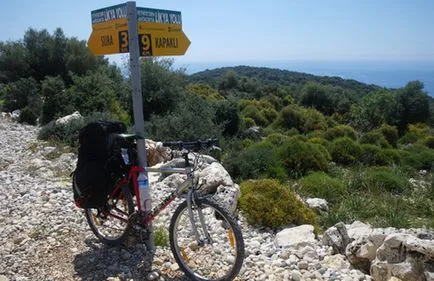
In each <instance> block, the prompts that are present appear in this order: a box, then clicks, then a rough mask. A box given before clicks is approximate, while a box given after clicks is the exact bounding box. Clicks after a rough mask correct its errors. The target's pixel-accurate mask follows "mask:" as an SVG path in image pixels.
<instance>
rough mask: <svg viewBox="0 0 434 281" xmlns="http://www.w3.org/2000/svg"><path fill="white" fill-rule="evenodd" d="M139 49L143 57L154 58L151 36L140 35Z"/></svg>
mask: <svg viewBox="0 0 434 281" xmlns="http://www.w3.org/2000/svg"><path fill="white" fill-rule="evenodd" d="M139 47H140V55H141V56H146V57H149V56H152V41H151V34H139Z"/></svg>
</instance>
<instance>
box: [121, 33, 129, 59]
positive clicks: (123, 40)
mask: <svg viewBox="0 0 434 281" xmlns="http://www.w3.org/2000/svg"><path fill="white" fill-rule="evenodd" d="M128 51H129V49H128V31H126V30H124V31H119V52H120V53H128Z"/></svg>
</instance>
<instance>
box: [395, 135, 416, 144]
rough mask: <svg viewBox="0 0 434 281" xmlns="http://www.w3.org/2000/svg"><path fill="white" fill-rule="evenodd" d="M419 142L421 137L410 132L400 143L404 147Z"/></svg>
mask: <svg viewBox="0 0 434 281" xmlns="http://www.w3.org/2000/svg"><path fill="white" fill-rule="evenodd" d="M418 140H419V136H418V135H417V134H416V133H414V132H408V133H406V134H405V135H404V136H402V137H401V138H400V139H399V141H398V142H399V143H400V144H402V145H408V144H413V143H416V142H417V141H418Z"/></svg>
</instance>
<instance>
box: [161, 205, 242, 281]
mask: <svg viewBox="0 0 434 281" xmlns="http://www.w3.org/2000/svg"><path fill="white" fill-rule="evenodd" d="M191 211H192V212H191V213H190V209H189V208H188V205H187V201H185V202H183V203H182V204H181V205H179V206H178V208H177V209H176V210H175V213H174V214H173V217H172V219H171V222H170V227H169V239H170V247H171V249H172V252H173V255H174V257H175V259H176V261H177V263H178V265H179V268H180V269H181V270H182V271H183V272H184V273H185V274H186V275H187V276H188V277H189V278H191V279H193V280H200V281H205V280H216V281H217V280H233V279H234V278H235V277H236V276H237V275H238V273H239V271H240V269H241V266H242V264H243V260H244V240H243V236H242V233H241V229H240V227H239V226H238V224H237V222H236V221H235V219H234V218H233V217H232V216H231V215H230V214H229V213H228V212H227V211H226V210H225V209H223V208H222V207H221V206H219V205H218V204H217V203H216V202H214V201H212V200H210V199H208V198H200V199H196V200H195V204H194V205H193V206H192V208H191ZM190 214H191V216H190ZM192 222H193V223H192ZM194 229H197V234H198V236H199V240H198V239H197V237H196V234H195V231H194Z"/></svg>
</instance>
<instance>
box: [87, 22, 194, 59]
mask: <svg viewBox="0 0 434 281" xmlns="http://www.w3.org/2000/svg"><path fill="white" fill-rule="evenodd" d="M138 36H139V50H140V55H141V56H180V55H183V54H185V52H186V51H187V49H188V47H189V46H190V40H189V39H188V38H187V36H185V34H184V32H182V30H181V31H179V32H168V31H150V32H146V33H145V32H143V31H139V35H138ZM87 45H88V47H89V48H90V50H91V51H92V53H93V54H94V55H109V54H118V53H128V51H129V48H128V31H127V30H115V29H103V30H96V31H93V32H92V34H91V35H90V38H89V41H88V42H87Z"/></svg>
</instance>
